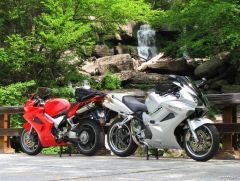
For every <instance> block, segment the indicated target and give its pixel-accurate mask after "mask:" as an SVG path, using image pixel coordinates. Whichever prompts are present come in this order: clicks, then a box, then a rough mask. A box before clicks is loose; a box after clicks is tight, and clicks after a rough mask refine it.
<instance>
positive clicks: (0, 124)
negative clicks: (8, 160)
mask: <svg viewBox="0 0 240 181" xmlns="http://www.w3.org/2000/svg"><path fill="white" fill-rule="evenodd" d="M22 113H23V106H4V107H0V153H11V152H14V150H13V149H12V148H11V145H10V138H9V136H19V133H20V131H21V128H10V116H11V114H22Z"/></svg>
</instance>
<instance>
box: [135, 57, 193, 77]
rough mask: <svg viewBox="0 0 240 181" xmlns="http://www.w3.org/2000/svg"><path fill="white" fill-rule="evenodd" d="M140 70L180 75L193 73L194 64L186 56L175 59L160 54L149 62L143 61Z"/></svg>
mask: <svg viewBox="0 0 240 181" xmlns="http://www.w3.org/2000/svg"><path fill="white" fill-rule="evenodd" d="M138 70H139V71H144V70H146V71H148V72H153V73H159V74H178V75H191V74H192V73H193V70H194V66H191V65H190V64H188V63H187V61H186V60H185V59H184V58H178V59H173V58H171V57H164V55H163V54H159V55H157V56H156V57H154V58H152V59H151V60H149V61H148V62H145V63H143V64H142V65H141V66H140V67H139V68H138Z"/></svg>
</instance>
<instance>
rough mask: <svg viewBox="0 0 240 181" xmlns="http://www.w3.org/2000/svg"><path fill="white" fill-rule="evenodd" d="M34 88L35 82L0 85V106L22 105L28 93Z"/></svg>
mask: <svg viewBox="0 0 240 181" xmlns="http://www.w3.org/2000/svg"><path fill="white" fill-rule="evenodd" d="M33 89H35V82H34V81H29V82H25V83H21V82H19V83H16V84H10V85H8V86H4V87H3V86H1V87H0V106H17V105H23V103H24V102H25V101H26V99H27V96H28V93H31V91H32V90H33Z"/></svg>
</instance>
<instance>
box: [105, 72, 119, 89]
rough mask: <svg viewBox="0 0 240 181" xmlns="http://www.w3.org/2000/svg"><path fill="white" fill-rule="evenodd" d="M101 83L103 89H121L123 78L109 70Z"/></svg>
mask: <svg viewBox="0 0 240 181" xmlns="http://www.w3.org/2000/svg"><path fill="white" fill-rule="evenodd" d="M101 85H102V88H103V89H109V90H114V89H119V88H121V79H120V78H119V77H118V76H117V75H115V74H112V73H111V72H107V73H106V74H105V76H104V78H103V80H102V82H101Z"/></svg>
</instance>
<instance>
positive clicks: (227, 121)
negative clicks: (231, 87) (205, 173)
mask: <svg viewBox="0 0 240 181" xmlns="http://www.w3.org/2000/svg"><path fill="white" fill-rule="evenodd" d="M207 97H208V100H209V102H210V103H211V104H213V105H216V106H221V107H223V115H222V118H223V123H220V124H215V125H216V127H217V129H218V131H219V132H220V133H221V134H223V140H222V141H223V149H222V157H225V153H226V152H227V154H232V155H233V156H235V157H238V158H239V156H240V152H239V149H238V146H237V134H240V123H237V105H238V104H240V93H230V94H209V95H208V96H207Z"/></svg>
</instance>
